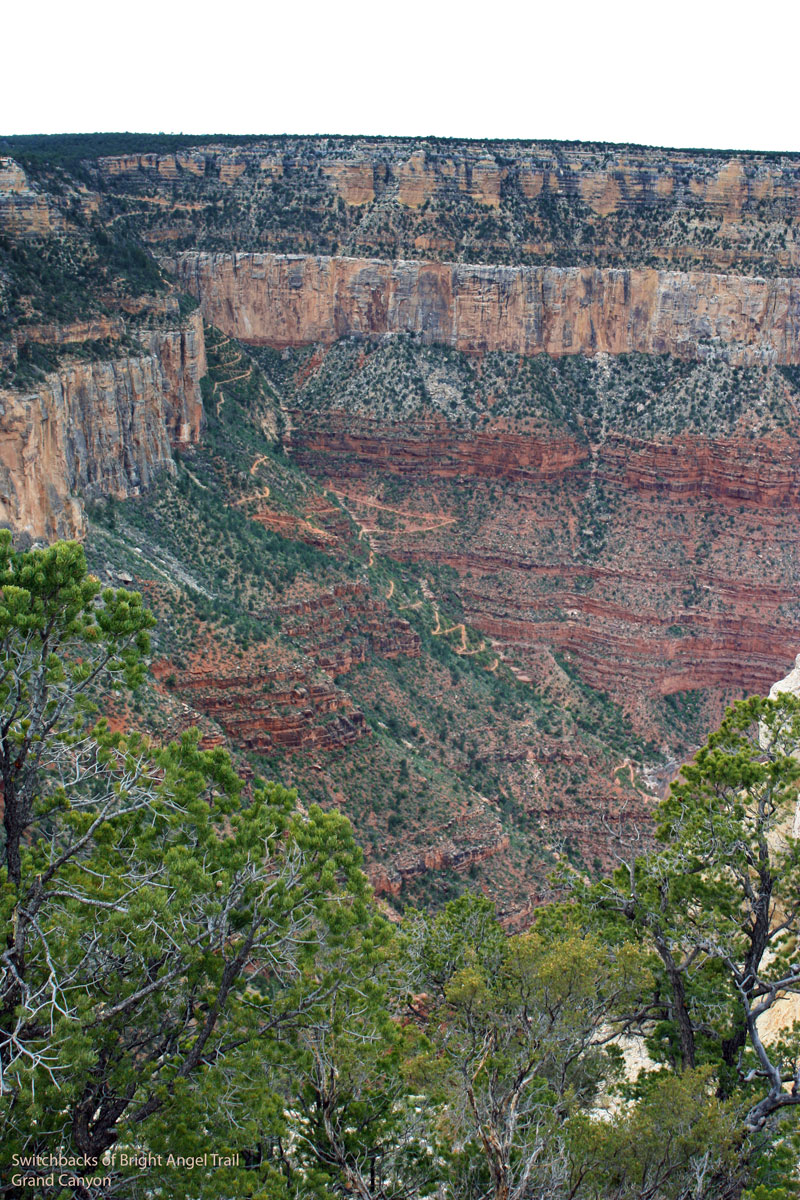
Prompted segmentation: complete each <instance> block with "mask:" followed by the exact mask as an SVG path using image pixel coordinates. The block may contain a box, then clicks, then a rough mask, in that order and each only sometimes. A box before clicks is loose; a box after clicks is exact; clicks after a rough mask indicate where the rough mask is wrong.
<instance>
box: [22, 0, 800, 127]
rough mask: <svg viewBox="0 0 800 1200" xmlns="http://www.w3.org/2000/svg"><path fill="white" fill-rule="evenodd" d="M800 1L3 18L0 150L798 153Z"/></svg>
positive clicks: (313, 4)
mask: <svg viewBox="0 0 800 1200" xmlns="http://www.w3.org/2000/svg"><path fill="white" fill-rule="evenodd" d="M798 32H800V8H799V7H798V5H797V3H796V2H791V3H783V4H778V3H775V2H774V0H762V2H761V3H757V4H754V3H749V4H747V5H745V4H740V3H737V2H736V0H730V2H729V3H709V2H708V0H694V2H691V0H665V2H664V3H661V4H653V3H652V2H650V3H648V0H641V3H630V2H627V0H625V2H615V0H608V2H607V3H603V2H602V0H596V2H595V3H585V2H584V0H573V2H570V0H561V2H560V3H558V2H556V0H551V2H549V3H544V4H543V3H539V2H538V0H528V2H527V3H519V4H512V3H509V2H508V0H484V2H483V3H481V4H474V3H471V2H470V0H467V2H465V3H459V4H456V3H450V2H447V3H442V2H441V0H427V2H426V0H409V2H407V3H395V4H392V5H386V4H385V3H384V4H382V3H380V0H375V2H374V3H366V2H365V0H338V2H337V0H330V3H326V4H322V3H318V2H317V0H310V2H306V3H303V2H302V0H283V2H282V3H277V4H276V3H273V2H272V0H266V2H261V3H254V4H244V3H242V2H241V0H215V3H213V4H211V3H206V2H205V0H196V2H195V3H192V4H188V3H183V2H181V3H175V2H174V0H160V2H158V0H141V2H138V3H137V2H136V0H133V2H131V3H123V2H121V0H105V2H104V3H100V2H99V0H71V2H70V0H59V2H58V3H55V2H53V0H38V2H37V3H35V4H34V3H28V4H25V3H24V0H16V2H14V3H10V2H9V0H7V2H6V4H5V5H4V6H3V12H2V16H1V17H0V134H11V133H56V132H69V133H75V132H95V131H121V130H135V131H142V132H159V131H163V132H176V133H177V132H182V133H365V134H408V135H425V134H435V135H437V136H440V137H446V136H450V137H475V138H484V137H513V138H570V139H584V140H598V141H611V142H640V143H645V144H650V145H662V146H695V147H705V146H707V147H721V148H739V149H753V150H800V129H798V115H799V109H800V105H798V92H799V91H800V88H799V87H798V83H797V77H798V70H797V34H798Z"/></svg>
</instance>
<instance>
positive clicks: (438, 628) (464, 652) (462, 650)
mask: <svg viewBox="0 0 800 1200" xmlns="http://www.w3.org/2000/svg"><path fill="white" fill-rule="evenodd" d="M433 611H434V613H435V614H436V625H435V626H434V628H433V629H432V630H431V634H432V635H433V637H441V636H442V635H446V634H448V633H455V632H456V630H460V631H461V645H460V646H456V654H459V655H461V657H462V658H468V657H469V656H470V655H473V654H480V652H481V651H482V650H485V649H486V642H484V641H481V644H480V646H478V647H477V649H475V650H468V649H467V627H466V625H465V624H464V622H463V621H459V622H458V624H457V625H450V626H449V627H448V628H447V629H443V628H442V622H441V619H440V617H439V609H438V608H434V610H433Z"/></svg>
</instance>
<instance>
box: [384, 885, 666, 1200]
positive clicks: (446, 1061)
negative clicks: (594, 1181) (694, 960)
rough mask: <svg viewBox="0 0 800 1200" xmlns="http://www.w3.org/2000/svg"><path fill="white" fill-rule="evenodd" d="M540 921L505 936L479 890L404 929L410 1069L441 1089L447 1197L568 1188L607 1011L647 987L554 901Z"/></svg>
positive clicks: (603, 1043)
mask: <svg viewBox="0 0 800 1200" xmlns="http://www.w3.org/2000/svg"><path fill="white" fill-rule="evenodd" d="M551 918H552V919H553V923H552V924H551V925H550V926H549V927H548V924H547V923H545V922H542V923H541V924H540V926H539V927H538V928H537V927H535V928H534V929H532V930H530V931H529V932H527V933H524V934H521V935H519V936H515V937H507V936H506V935H505V933H504V932H503V930H502V928H501V926H500V924H499V922H498V921H497V919H496V917H495V915H494V910H493V906H492V905H491V904H490V903H489V902H488V901H487V900H485V899H484V898H483V897H470V896H464V897H461V898H460V899H459V900H456V901H453V902H451V903H450V904H448V905H447V907H446V908H445V910H444V912H443V913H441V914H440V915H439V916H436V917H433V918H431V917H428V916H425V915H424V914H421V913H418V914H415V915H414V916H413V917H412V918H411V920H410V921H409V922H408V924H407V927H406V929H405V953H406V956H407V962H408V983H409V985H410V987H411V989H412V990H413V991H414V992H415V993H418V995H419V999H418V1001H417V1005H416V1011H417V1012H418V1013H420V1014H422V1016H421V1019H422V1021H423V1024H424V1027H425V1030H426V1032H427V1034H428V1036H429V1037H430V1039H431V1042H432V1043H433V1055H431V1056H428V1057H426V1058H423V1059H422V1060H421V1061H420V1063H419V1070H420V1072H421V1074H420V1079H421V1080H422V1081H424V1082H425V1084H426V1086H427V1087H428V1088H432V1089H434V1091H435V1092H438V1093H439V1094H440V1097H441V1100H442V1103H443V1111H442V1119H443V1121H444V1124H445V1128H446V1129H447V1130H448V1132H449V1140H450V1141H451V1143H452V1144H453V1145H455V1146H456V1147H457V1148H458V1152H457V1153H456V1154H455V1156H454V1158H453V1162H452V1169H451V1179H450V1181H449V1185H448V1187H447V1188H446V1194H447V1195H448V1196H452V1197H453V1198H454V1200H456V1198H457V1200H468V1198H470V1197H475V1198H477V1197H484V1196H492V1197H494V1200H525V1198H527V1197H529V1196H537V1197H539V1196H561V1195H568V1194H569V1188H568V1174H569V1168H568V1164H567V1160H566V1156H565V1152H564V1147H565V1144H566V1142H567V1140H568V1129H569V1122H570V1118H571V1117H572V1116H573V1115H574V1114H575V1113H576V1112H579V1111H581V1110H586V1109H588V1108H590V1107H591V1106H592V1105H593V1104H594V1102H595V1100H596V1099H597V1096H598V1091H599V1089H600V1087H601V1085H602V1084H603V1082H604V1081H606V1080H608V1079H613V1078H614V1077H615V1076H616V1074H617V1066H618V1055H616V1054H615V1052H614V1051H613V1049H611V1048H610V1043H611V1040H612V1037H613V1031H612V1029H611V1028H610V1027H609V1020H610V1016H611V1014H612V1013H614V1012H617V1011H620V1010H623V1009H624V1008H625V1007H626V1005H627V1004H628V1003H630V1002H631V1000H632V998H633V997H635V996H636V995H638V994H639V992H640V991H641V989H642V987H643V986H644V985H645V983H646V979H647V971H646V967H645V966H644V964H643V962H642V956H641V955H640V954H639V953H638V951H637V949H636V947H635V946H633V945H632V944H620V945H618V946H616V947H614V948H608V947H605V946H603V945H601V944H600V942H599V941H598V939H597V938H596V937H594V936H593V935H591V934H588V935H586V934H583V933H582V932H581V931H580V930H579V929H577V928H576V927H575V926H574V925H573V924H572V923H571V921H570V918H569V915H568V914H567V913H566V912H565V911H563V910H562V911H560V912H559V913H558V915H557V917H556V914H555V913H553V914H551ZM556 925H558V926H559V928H558V931H557V932H556Z"/></svg>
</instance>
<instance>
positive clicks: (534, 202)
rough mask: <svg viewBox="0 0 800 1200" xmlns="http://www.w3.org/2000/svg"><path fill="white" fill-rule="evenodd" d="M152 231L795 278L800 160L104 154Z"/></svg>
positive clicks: (339, 146)
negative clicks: (775, 275)
mask: <svg viewBox="0 0 800 1200" xmlns="http://www.w3.org/2000/svg"><path fill="white" fill-rule="evenodd" d="M94 169H95V171H96V175H97V186H98V188H99V190H100V191H102V192H104V193H117V194H119V195H121V196H125V197H126V198H127V197H135V199H136V204H137V205H142V206H144V209H145V211H146V214H147V216H146V221H145V224H144V229H143V236H144V237H145V238H146V239H147V240H149V241H151V242H152V243H153V244H159V245H165V244H169V243H171V242H177V241H180V242H181V244H182V245H183V246H192V247H195V248H198V249H206V250H214V249H233V248H236V249H238V250H262V251H265V250H270V251H275V252H281V253H285V252H286V251H292V252H303V253H317V254H347V255H352V256H354V257H360V258H372V257H376V258H382V259H409V258H412V259H415V258H425V257H427V258H435V259H442V260H462V261H468V262H487V263H543V264H558V265H566V264H582V263H593V264H595V265H603V266H621V267H630V266H649V265H653V264H664V265H670V264H674V265H677V266H683V267H686V268H687V269H690V268H691V267H692V266H696V267H702V268H704V269H707V270H708V269H710V270H720V269H722V270H725V269H729V268H732V269H736V270H738V271H741V272H743V273H747V274H768V275H774V274H781V273H784V274H790V273H793V272H794V270H796V268H797V266H798V264H800V240H798V238H797V235H796V228H795V225H796V218H797V215H798V213H799V212H800V159H798V157H797V156H796V155H790V154H755V153H741V154H731V153H724V152H715V151H696V152H692V151H682V150H669V149H662V148H653V147H644V146H613V145H603V144H578V143H560V144H559V143H553V142H549V143H548V142H519V141H515V142H503V141H485V142H468V141H454V140H449V139H448V140H439V139H435V138H417V139H405V138H337V137H325V138H322V137H308V138H298V137H273V138H259V139H252V140H250V141H249V142H248V144H242V145H240V146H235V147H231V146H221V145H214V144H208V145H206V146H193V147H188V148H186V149H184V150H183V151H179V152H178V153H169V154H157V153H152V152H151V153H139V154H126V155H118V156H104V157H101V158H99V159H97V160H96V165H95V167H94Z"/></svg>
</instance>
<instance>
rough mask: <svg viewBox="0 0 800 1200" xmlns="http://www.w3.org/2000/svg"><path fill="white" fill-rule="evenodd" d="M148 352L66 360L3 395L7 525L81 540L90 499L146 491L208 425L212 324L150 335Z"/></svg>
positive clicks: (1, 480)
mask: <svg viewBox="0 0 800 1200" xmlns="http://www.w3.org/2000/svg"><path fill="white" fill-rule="evenodd" d="M140 341H141V343H142V344H143V346H144V348H145V349H146V351H147V353H143V354H141V355H139V356H136V355H120V356H119V357H114V358H110V359H108V360H106V361H103V360H101V361H96V362H80V361H76V362H70V363H65V364H64V365H63V366H61V367H60V368H59V370H58V371H57V372H54V373H52V374H49V375H47V376H46V377H45V379H44V380H43V381H42V382H40V383H37V384H35V385H34V386H33V387H32V388H31V389H30V390H29V391H27V390H26V391H20V390H13V391H12V390H10V389H6V390H0V406H1V407H0V412H1V413H2V422H1V423H0V521H1V522H3V523H5V524H8V525H9V526H11V528H13V529H16V530H19V531H23V532H25V533H27V534H29V535H30V536H32V537H36V538H45V539H53V538H57V537H80V536H81V535H82V533H83V530H84V524H85V515H84V511H83V505H82V500H83V499H95V498H97V497H100V496H115V497H117V498H120V499H123V498H125V497H127V496H135V495H138V494H139V493H140V492H141V491H142V490H143V489H145V488H147V487H149V486H150V485H151V483H152V482H153V480H154V479H155V478H156V476H157V475H158V474H159V473H160V472H161V471H164V470H167V471H168V470H172V469H173V458H172V450H173V448H175V447H186V446H189V445H193V444H195V443H196V442H197V441H198V439H199V437H200V432H201V429H202V424H203V403H202V397H201V394H200V378H201V376H202V375H203V374H204V373H205V348H204V341H203V327H202V321H201V319H200V316H199V314H197V313H195V314H193V315H192V316H191V317H190V318H189V320H188V323H187V325H186V327H185V328H184V329H181V330H144V331H142V332H141V334H140Z"/></svg>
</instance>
